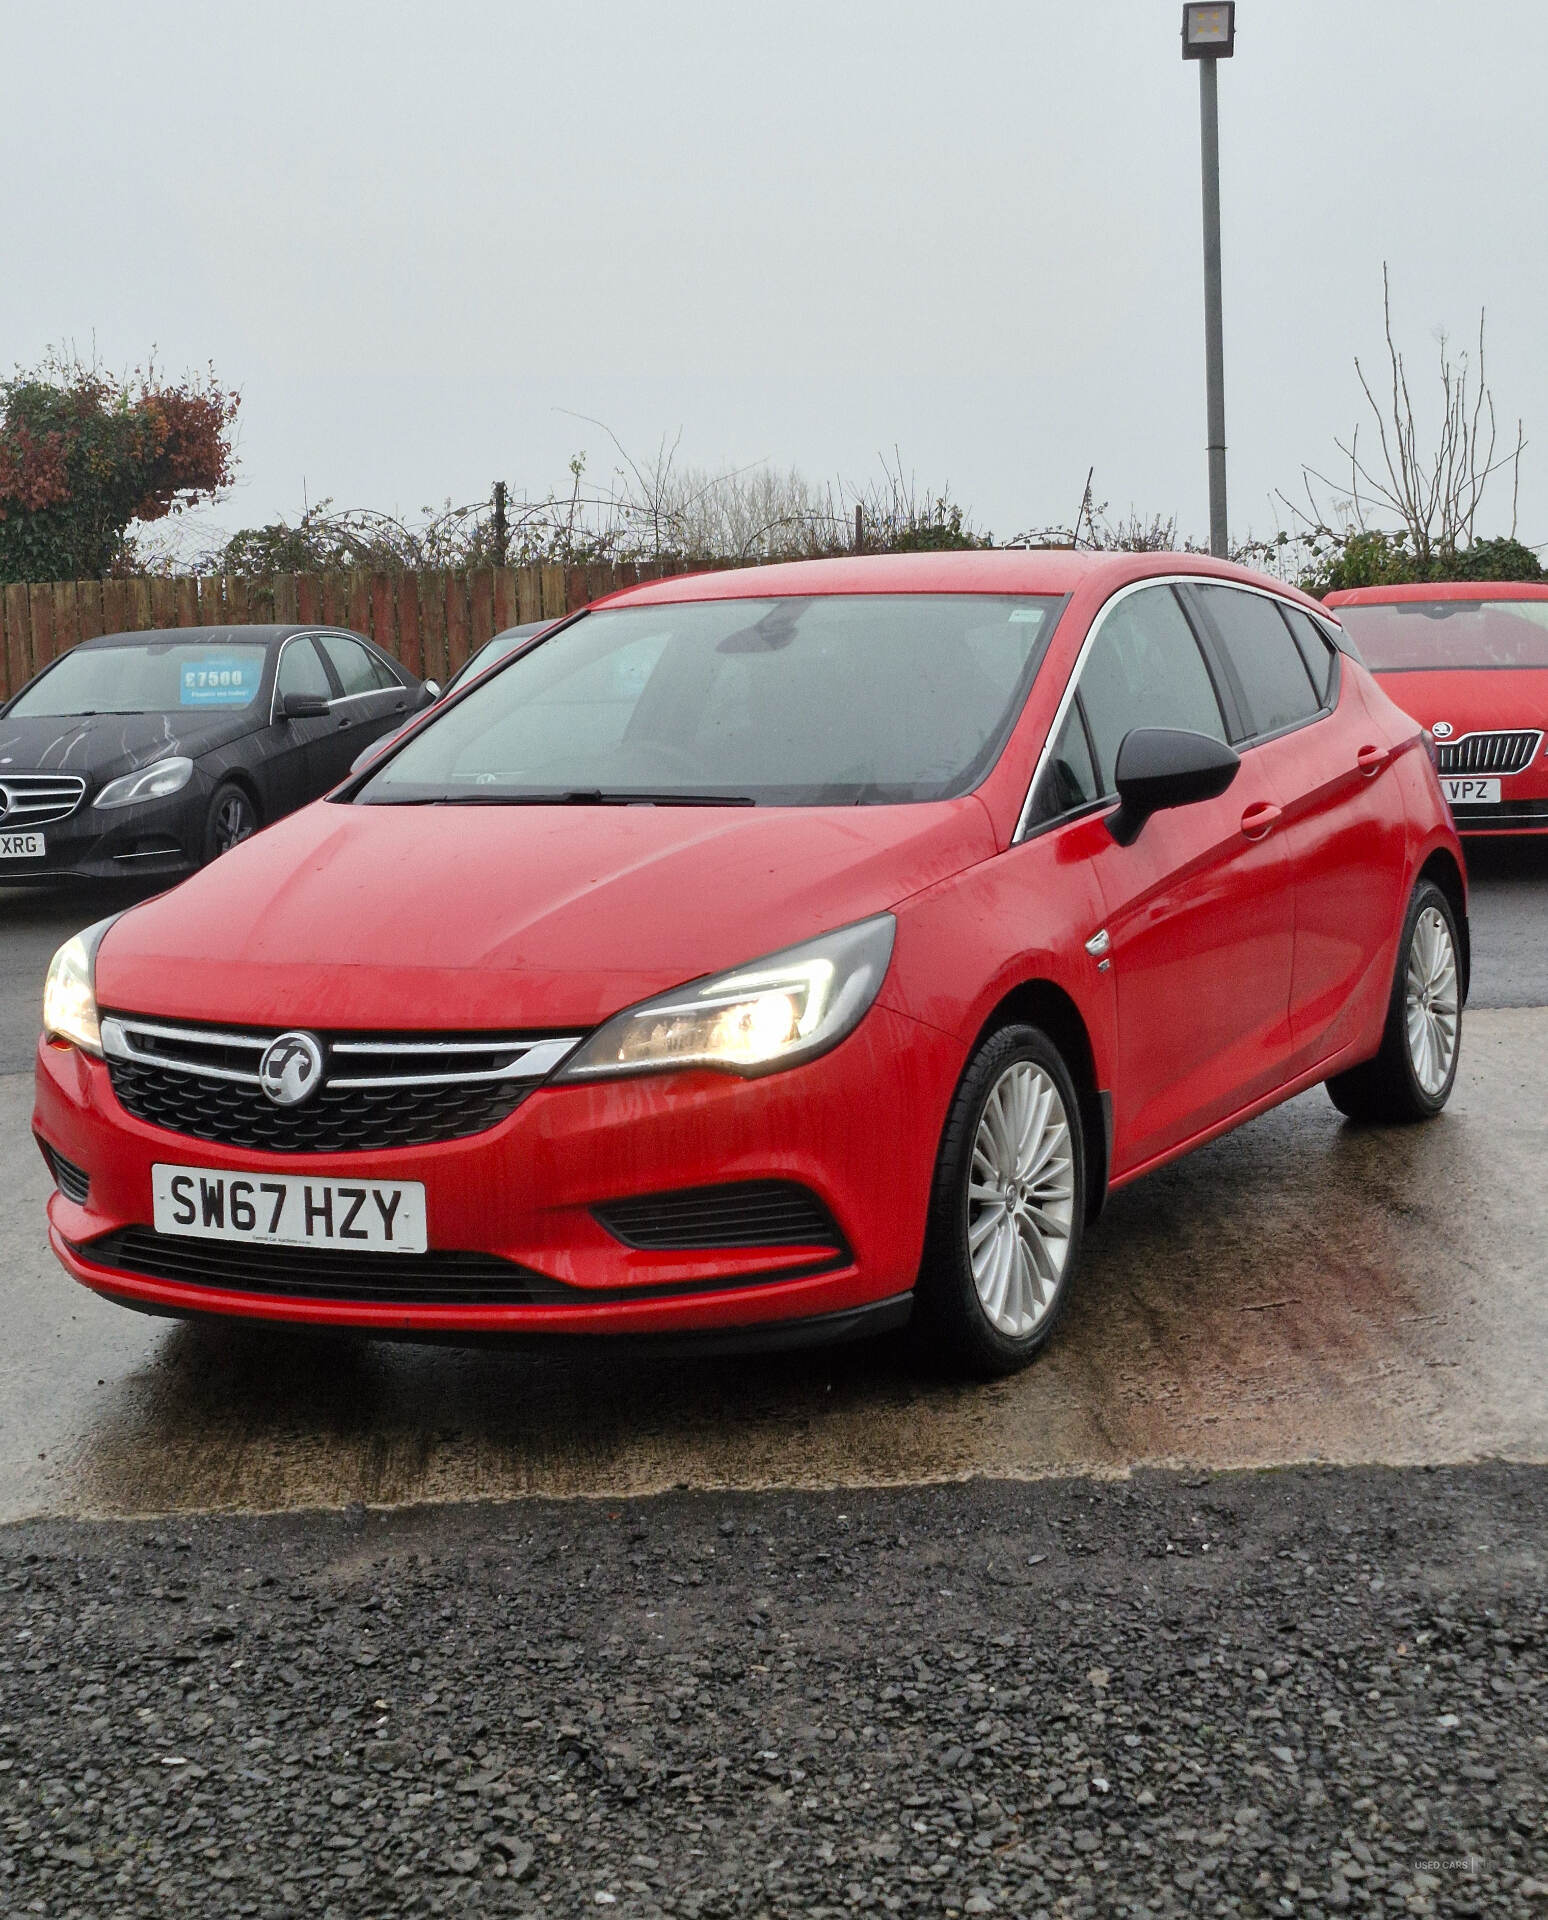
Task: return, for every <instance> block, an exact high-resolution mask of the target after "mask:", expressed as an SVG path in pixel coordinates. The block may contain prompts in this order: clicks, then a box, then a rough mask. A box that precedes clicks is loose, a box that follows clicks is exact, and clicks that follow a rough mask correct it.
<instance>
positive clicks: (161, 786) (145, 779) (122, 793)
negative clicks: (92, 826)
mask: <svg viewBox="0 0 1548 1920" xmlns="http://www.w3.org/2000/svg"><path fill="white" fill-rule="evenodd" d="M193 770H194V768H193V762H192V760H190V759H188V758H187V757H186V756H185V755H183V754H181V753H174V754H172V755H171V756H170V757H169V758H168V759H166V760H157V761H156V762H155V763H154V764H153V765H151V766H148V767H141V769H140V771H139V772H138V773H126V774H125V775H124V776H123V778H122V779H121V780H109V782H108V783H107V785H106V786H105V787H104V788H103V789H102V791H101V793H99V794H98V795H97V797H96V799H95V800H93V801H92V803H91V804H92V805H93V806H94V807H132V806H134V805H135V803H136V802H137V801H145V800H165V799H166V798H167V796H168V795H169V794H173V793H181V792H182V790H183V789H184V787H186V786H187V785H188V783H189V781H190V780H192V778H193Z"/></svg>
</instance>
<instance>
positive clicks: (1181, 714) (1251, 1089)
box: [1031, 583, 1294, 1173]
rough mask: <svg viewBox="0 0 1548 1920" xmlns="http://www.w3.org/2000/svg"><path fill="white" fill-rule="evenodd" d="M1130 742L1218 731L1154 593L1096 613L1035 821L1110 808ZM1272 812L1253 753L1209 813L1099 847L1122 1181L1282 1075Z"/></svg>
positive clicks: (1279, 916)
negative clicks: (1101, 803) (1268, 827)
mask: <svg viewBox="0 0 1548 1920" xmlns="http://www.w3.org/2000/svg"><path fill="white" fill-rule="evenodd" d="M1135 727H1181V728H1186V729H1188V730H1189V731H1191V732H1196V733H1205V734H1208V735H1210V736H1211V737H1212V738H1213V739H1217V740H1224V739H1225V738H1226V737H1227V734H1228V731H1229V726H1228V719H1227V712H1226V708H1225V706H1224V705H1223V703H1222V699H1221V695H1220V692H1219V689H1218V688H1217V686H1216V684H1215V678H1214V674H1213V672H1212V670H1211V667H1210V664H1209V661H1208V659H1207V657H1206V655H1205V653H1204V651H1203V649H1202V648H1201V647H1200V645H1199V641H1198V638H1197V636H1196V634H1195V632H1194V630H1193V627H1192V625H1191V624H1190V622H1189V620H1188V618H1187V616H1186V614H1185V612H1184V609H1183V606H1182V603H1181V601H1180V600H1179V598H1178V595H1177V592H1176V590H1175V589H1174V588H1173V587H1172V586H1170V585H1168V584H1164V583H1155V584H1151V583H1147V584H1145V585H1143V586H1140V587H1138V588H1131V589H1127V590H1125V591H1124V592H1122V593H1120V594H1118V595H1117V596H1115V598H1114V599H1113V600H1112V601H1110V602H1109V603H1108V605H1107V607H1106V608H1105V609H1104V610H1103V612H1102V613H1101V614H1100V615H1099V616H1098V622H1097V625H1096V626H1095V628H1094V629H1093V633H1092V636H1091V638H1090V639H1089V640H1088V642H1087V645H1086V648H1085V650H1084V652H1083V654H1082V658H1081V663H1080V665H1079V667H1078V669H1077V674H1076V678H1075V683H1074V688H1073V693H1072V695H1070V696H1067V698H1066V706H1065V709H1064V711H1063V712H1062V713H1061V715H1060V716H1059V718H1058V719H1057V721H1056V724H1055V733H1054V738H1053V740H1052V743H1051V745H1050V749H1049V752H1048V754H1047V755H1046V756H1045V761H1044V765H1043V768H1042V770H1041V773H1040V775H1039V790H1038V791H1035V792H1034V795H1033V805H1032V809H1031V813H1032V817H1033V819H1034V820H1036V819H1037V818H1038V817H1039V815H1040V810H1041V812H1042V813H1046V814H1047V815H1048V817H1050V818H1053V817H1057V816H1058V814H1060V813H1061V812H1064V811H1076V810H1079V809H1081V808H1082V807H1084V806H1086V805H1088V804H1089V798H1088V796H1089V794H1090V792H1091V790H1092V789H1093V787H1094V789H1095V791H1096V793H1097V795H1098V796H1100V797H1110V796H1115V794H1116V789H1115V786H1114V779H1113V771H1114V767H1115V764H1116V761H1117V756H1118V749H1119V747H1120V745H1121V744H1122V742H1123V739H1124V737H1125V735H1126V734H1128V733H1129V732H1131V731H1132V730H1133V729H1134V728H1135ZM1045 784H1046V792H1045V791H1043V789H1044V787H1045ZM1273 805H1274V796H1273V793H1272V791H1271V789H1270V787H1269V785H1268V782H1267V780H1266V778H1265V776H1264V772H1263V769H1262V768H1261V767H1260V766H1258V765H1255V764H1254V757H1253V756H1252V755H1250V754H1249V755H1247V756H1246V757H1244V759H1243V763H1242V769H1241V772H1240V773H1239V774H1238V775H1237V777H1236V779H1235V780H1234V781H1233V783H1232V785H1231V786H1230V787H1229V788H1228V789H1227V791H1226V792H1225V793H1224V794H1222V795H1221V796H1220V797H1219V798H1218V799H1215V800H1206V801H1203V802H1201V803H1200V804H1198V805H1196V806H1189V807H1177V808H1173V809H1170V810H1169V811H1167V812H1163V813H1158V814H1155V815H1153V816H1152V817H1151V818H1150V819H1149V820H1147V821H1146V822H1145V825H1144V827H1143V828H1142V829H1141V831H1140V833H1139V836H1138V838H1137V839H1136V840H1135V841H1134V843H1133V844H1132V845H1131V846H1127V847H1121V846H1119V845H1118V844H1117V843H1116V842H1115V841H1114V840H1113V839H1112V837H1111V836H1110V835H1108V834H1106V833H1103V834H1100V835H1094V836H1092V844H1093V852H1092V864H1093V865H1094V867H1095V871H1096V878H1097V883H1098V886H1099V888H1100V890H1101V895H1102V899H1103V902H1104V906H1105V909H1106V912H1105V919H1104V924H1103V926H1102V927H1101V928H1100V929H1098V928H1093V929H1092V934H1093V940H1092V941H1091V942H1088V946H1090V948H1091V951H1092V953H1093V964H1094V965H1096V966H1099V967H1100V966H1101V965H1102V963H1103V960H1106V962H1107V963H1108V965H1109V967H1110V970H1111V974H1112V980H1113V986H1114V990H1115V995H1116V1004H1117V1022H1118V1046H1117V1071H1116V1073H1115V1075H1114V1080H1115V1085H1114V1089H1113V1094H1114V1116H1113V1118H1114V1153H1113V1162H1114V1171H1115V1173H1116V1172H1124V1171H1127V1170H1129V1169H1131V1168H1133V1167H1135V1166H1138V1165H1141V1164H1143V1163H1144V1162H1146V1161H1148V1160H1152V1159H1154V1158H1155V1157H1156V1156H1157V1155H1159V1154H1163V1153H1166V1152H1168V1151H1169V1150H1170V1149H1171V1148H1173V1147H1175V1146H1177V1145H1179V1144H1180V1143H1181V1142H1182V1141H1184V1140H1187V1139H1189V1138H1191V1137H1192V1136H1193V1135H1195V1134H1197V1133H1199V1132H1201V1131H1203V1130H1204V1129H1206V1128H1208V1127H1209V1126H1211V1125H1213V1124H1215V1123H1216V1122H1217V1121H1220V1120H1223V1119H1225V1118H1226V1117H1227V1116H1229V1115H1230V1114H1232V1113H1234V1112H1235V1111H1236V1110H1237V1109H1239V1108H1240V1107H1242V1106H1245V1105H1246V1104H1247V1103H1248V1102H1250V1101H1251V1100H1253V1099H1255V1098H1257V1097H1258V1096H1259V1095H1260V1094H1263V1093H1266V1092H1268V1091H1270V1090H1272V1089H1273V1088H1274V1087H1275V1086H1277V1085H1278V1084H1280V1082H1281V1081H1282V1080H1283V1078H1284V1074H1285V1059H1286V1055H1287V1053H1288V1051H1289V1021H1288V1006H1289V998H1290V967H1291V957H1292V950H1293V934H1294V921H1293V914H1292V907H1291V898H1290V888H1289V885H1288V865H1287V861H1286V858H1285V853H1284V848H1283V845H1282V842H1281V841H1280V840H1279V839H1278V838H1277V837H1276V836H1275V835H1273V834H1272V833H1265V832H1264V831H1263V830H1262V827H1261V820H1262V818H1263V816H1264V814H1265V811H1266V810H1271V809H1272V806H1273ZM1034 830H1035V829H1034ZM1104 935H1105V941H1104V939H1103V936H1104Z"/></svg>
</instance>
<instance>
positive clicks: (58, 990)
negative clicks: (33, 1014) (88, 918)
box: [43, 913, 119, 1054]
mask: <svg viewBox="0 0 1548 1920" xmlns="http://www.w3.org/2000/svg"><path fill="white" fill-rule="evenodd" d="M118 917H119V916H118V915H117V914H116V913H112V914H109V915H108V917H107V919H106V920H99V921H97V923H96V925H95V926H90V927H88V928H87V929H86V931H85V932H84V933H78V934H76V936H75V938H74V939H73V940H66V942H65V943H64V945H63V946H62V947H61V948H60V949H59V951H58V953H56V954H55V955H54V957H53V959H52V960H50V961H49V963H48V978H47V980H45V981H44V983H43V1031H44V1032H45V1033H46V1034H47V1035H48V1036H49V1038H50V1039H53V1040H69V1041H71V1042H73V1043H74V1045H76V1046H78V1047H84V1048H85V1050H86V1051H87V1053H95V1054H100V1053H101V1052H102V1028H101V1026H100V1024H99V1022H98V1020H97V949H98V947H100V946H101V945H102V936H103V934H105V933H106V932H107V930H108V928H109V927H110V926H112V924H113V922H114V921H115V920H116V919H118Z"/></svg>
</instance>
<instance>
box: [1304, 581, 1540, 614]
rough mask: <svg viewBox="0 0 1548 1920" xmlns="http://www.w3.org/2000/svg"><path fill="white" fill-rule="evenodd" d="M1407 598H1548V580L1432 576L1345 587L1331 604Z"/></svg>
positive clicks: (1329, 600) (1375, 604)
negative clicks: (1409, 582) (1414, 582)
mask: <svg viewBox="0 0 1548 1920" xmlns="http://www.w3.org/2000/svg"><path fill="white" fill-rule="evenodd" d="M1404 600H1548V581H1541V580H1431V581H1428V582H1426V583H1424V584H1422V585H1418V586H1406V587H1342V588H1340V589H1339V591H1338V592H1337V593H1330V594H1329V595H1328V597H1327V600H1326V601H1325V602H1324V604H1325V605H1327V606H1330V607H1390V606H1395V605H1398V604H1400V603H1401V602H1402V601H1404Z"/></svg>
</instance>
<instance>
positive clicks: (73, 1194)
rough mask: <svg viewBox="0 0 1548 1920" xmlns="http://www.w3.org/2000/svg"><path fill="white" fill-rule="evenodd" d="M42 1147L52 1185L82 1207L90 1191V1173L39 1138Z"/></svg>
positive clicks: (67, 1198)
mask: <svg viewBox="0 0 1548 1920" xmlns="http://www.w3.org/2000/svg"><path fill="white" fill-rule="evenodd" d="M38 1145H39V1146H40V1147H41V1148H42V1149H43V1158H44V1159H45V1160H46V1161H47V1162H48V1170H49V1172H50V1173H51V1174H52V1175H53V1176H54V1185H55V1186H56V1187H58V1189H59V1191H60V1192H61V1193H62V1194H63V1195H64V1197H65V1198H66V1200H73V1201H74V1202H75V1204H76V1205H77V1206H78V1207H84V1206H85V1204H86V1200H87V1196H88V1195H89V1194H90V1192H91V1175H90V1174H89V1173H87V1171H86V1169H85V1168H84V1167H78V1166H77V1165H76V1164H75V1162H74V1161H73V1160H66V1158H65V1157H64V1155H63V1154H62V1153H60V1152H59V1151H58V1149H57V1148H54V1147H51V1146H50V1145H49V1144H48V1142H47V1141H46V1140H43V1139H39V1140H38Z"/></svg>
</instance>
